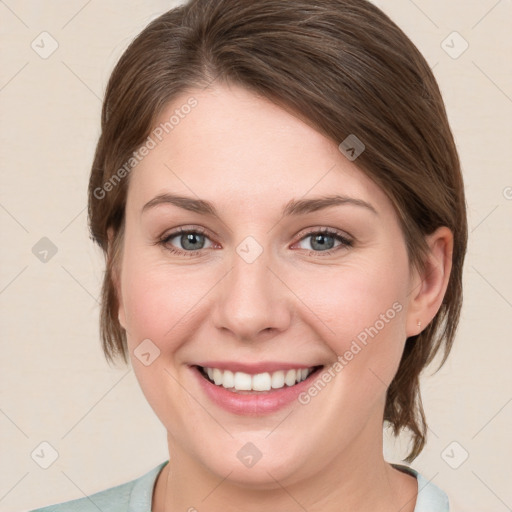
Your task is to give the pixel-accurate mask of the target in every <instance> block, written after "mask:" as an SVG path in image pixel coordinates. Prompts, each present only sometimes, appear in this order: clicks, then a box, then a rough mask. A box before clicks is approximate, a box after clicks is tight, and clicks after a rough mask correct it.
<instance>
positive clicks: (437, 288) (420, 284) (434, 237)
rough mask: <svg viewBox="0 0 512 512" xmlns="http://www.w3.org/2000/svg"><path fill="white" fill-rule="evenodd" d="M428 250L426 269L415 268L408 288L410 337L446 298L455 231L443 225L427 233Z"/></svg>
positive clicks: (417, 331) (414, 334) (420, 328)
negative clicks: (409, 289)
mask: <svg viewBox="0 0 512 512" xmlns="http://www.w3.org/2000/svg"><path fill="white" fill-rule="evenodd" d="M426 241H427V244H428V246H429V249H430V250H429V254H428V256H427V261H426V262H425V269H424V271H423V272H421V273H420V272H419V271H415V274H414V279H413V280H412V288H411V291H410V292H409V298H410V300H409V307H408V310H407V326H406V333H407V337H409V336H416V335H417V334H419V333H420V332H421V331H422V330H423V329H424V328H425V327H426V326H427V325H428V324H429V323H430V322H431V320H432V319H433V318H434V316H435V315H436V313H437V312H438V311H439V308H440V307H441V304H442V302H443V298H444V294H445V293H446V288H447V287H448V281H449V279H450V272H451V270H452V253H453V233H452V232H451V231H450V229H449V228H447V227H446V226H442V227H440V228H438V229H436V231H434V233H432V234H431V235H428V236H427V237H426ZM418 323H420V325H418Z"/></svg>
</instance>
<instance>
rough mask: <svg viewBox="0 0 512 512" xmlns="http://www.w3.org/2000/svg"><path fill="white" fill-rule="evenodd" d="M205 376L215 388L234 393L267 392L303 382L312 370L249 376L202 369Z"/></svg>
mask: <svg viewBox="0 0 512 512" xmlns="http://www.w3.org/2000/svg"><path fill="white" fill-rule="evenodd" d="M204 370H205V371H206V374H207V375H208V377H209V378H210V380H212V381H213V382H214V383H215V384H216V385H217V386H222V387H224V388H226V389H233V388H234V389H235V390H236V391H269V390H270V389H280V388H282V387H284V385H285V384H286V385H287V386H293V385H295V384H296V383H298V382H301V381H303V380H305V379H306V378H307V377H308V376H309V374H310V373H311V372H312V371H313V368H300V369H297V370H278V371H277V372H272V373H269V372H265V373H258V374H256V375H251V374H249V373H244V372H236V373H234V374H233V372H231V371H229V370H220V369H219V368H204Z"/></svg>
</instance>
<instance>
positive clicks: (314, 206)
mask: <svg viewBox="0 0 512 512" xmlns="http://www.w3.org/2000/svg"><path fill="white" fill-rule="evenodd" d="M161 204H172V205H174V206H177V207H178V208H183V209H184V210H188V211H191V212H195V213H199V214H200V215H210V216H212V217H217V218H220V216H219V214H218V213H217V210H216V208H215V206H213V204H212V203H210V202H209V201H205V200H204V199H194V198H193V197H187V196H180V195H175V194H167V193H166V194H159V195H157V196H156V197H154V198H153V199H151V200H150V201H148V202H147V203H146V204H145V205H144V206H143V207H142V211H141V214H143V213H144V212H146V211H147V210H150V209H152V208H154V207H156V206H158V205H161ZM342 205H352V206H359V207H362V208H365V209H367V210H369V211H371V212H372V213H374V214H375V215H378V213H377V210H376V209H375V208H374V207H373V206H372V205H371V204H370V203H368V202H366V201H363V200H362V199H356V198H354V197H347V196H342V195H330V196H321V197H315V198H311V199H298V200H296V199H292V200H291V201H289V202H288V203H287V204H286V205H285V206H284V208H283V210H282V216H283V217H288V216H295V215H305V214H308V213H313V212H316V211H318V210H323V209H325V208H331V207H333V206H342Z"/></svg>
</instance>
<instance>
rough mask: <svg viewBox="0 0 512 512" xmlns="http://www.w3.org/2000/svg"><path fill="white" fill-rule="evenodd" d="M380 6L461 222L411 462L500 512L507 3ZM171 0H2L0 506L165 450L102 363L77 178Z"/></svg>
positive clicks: (508, 389)
mask: <svg viewBox="0 0 512 512" xmlns="http://www.w3.org/2000/svg"><path fill="white" fill-rule="evenodd" d="M248 1H249V0H248ZM378 4H379V5H380V7H382V8H383V9H384V10H385V11H386V12H387V13H388V14H389V15H390V16H391V18H392V19H393V20H394V21H396V22H397V23H398V25H399V26H400V27H402V29H403V30H404V31H405V32H406V33H407V34H408V35H409V36H410V37H411V39H412V40H413V41H414V42H415V43H416V44H417V46H418V47H419V49H420V50H421V51H422V52H423V54H424V55H425V57H426V59H427V60H428V62H429V63H430V65H431V66H432V67H433V69H434V73H435V75H436V77H437V78H438V81H439V84H440V86H441V89H442V92H443V94H444V98H445V101H446V104H447V109H448V113H449V118H450V121H451V124H452V128H453V131H454V133H455V137H456V141H457V144H458V147H459V150H460V156H461V159H462V164H463V169H464V175H465V181H466V187H467V198H468V215H469V223H470V231H471V238H470V245H469V252H468V255H467V263H466V268H465V290H466V296H465V305H464V310H463V315H462V321H461V325H460V330H459V333H458V336H457V340H456V344H455V347H454V350H453V353H452V355H451V357H450V359H449V360H448V362H447V364H446V365H445V367H444V368H443V369H441V370H440V371H439V372H438V373H437V374H435V375H434V376H430V377H429V376H428V375H427V376H426V378H425V379H424V381H423V400H424V405H425V409H426V413H427V418H428V421H429V427H430V431H429V440H428V445H427V448H426V449H425V451H424V453H423V454H422V455H421V456H420V457H418V458H417V459H416V460H415V461H414V462H413V463H412V466H413V467H414V468H416V469H417V470H419V471H420V472H421V473H423V474H424V475H425V476H426V477H427V478H428V479H432V481H433V482H434V483H436V484H437V485H439V486H440V487H441V488H443V489H444V490H445V491H446V492H447V493H448V495H449V497H450V500H451V504H452V509H451V510H452V511H453V512H457V511H461V510H464V511H473V510H479V511H480V512H487V511H488V512H490V511H492V512H505V511H507V510H511V508H512V488H511V486H510V482H511V480H512V475H511V462H510V461H511V460H512V446H511V441H510V431H511V420H512V379H511V375H512V372H511V369H510V367H511V359H512V358H511V355H512V343H511V334H510V332H511V327H512V325H511V317H512V272H511V270H510V261H511V254H512V230H511V218H512V172H511V165H510V162H511V161H512V155H511V146H512V144H511V141H512V124H511V122H510V119H511V118H512V73H511V69H510V55H512V39H511V37H510V20H511V19H512V3H511V1H510V0H501V1H496V0H482V1H478V2H476V1H475V2H468V1H467V0H451V1H450V2H445V1H441V0H416V1H415V2H413V1H411V0H389V1H380V2H378ZM173 5H175V3H174V2H170V1H163V0H148V1H146V2H138V3H137V4H136V3H135V2H131V3H127V2H124V1H120V0H102V1H100V0H92V1H85V0H74V1H64V0H58V1H53V2H39V1H36V0H32V1H29V0H26V1H24V0H6V1H0V20H1V34H0V37H1V45H2V57H1V63H0V64H1V65H0V108H1V115H2V123H1V127H0V152H1V154H0V164H1V167H2V191H1V199H0V221H1V226H2V237H3V240H2V248H3V250H2V251H1V275H0V302H1V307H2V316H1V338H2V346H1V368H0V379H1V380H0V382H1V395H0V431H1V438H0V440H1V450H2V452H1V456H0V510H1V511H13V512H21V511H25V510H28V509H30V508H35V507H37V506H43V505H46V504H50V503H55V502H57V501H59V502H60V501H65V500H69V499H73V498H78V497H82V496H84V495H85V494H91V493H93V492H96V491H99V490H102V489H104V488H106V487H110V486H113V485H115V484H118V483H122V482H126V481H128V480H130V479H133V478H136V477H138V476H140V475H142V474H143V473H145V472H146V471H148V470H149V469H151V468H153V467H154V466H156V465H157V464H158V463H160V462H162V461H163V460H166V459H167V455H168V454H167V445H166V439H165V431H164V429H163V427H162V426H161V424H160V423H159V421H158V420H157V418H156V416H155V415H154V413H153V411H152V409H151V408H150V407H149V405H148V404H147V403H146V401H145V399H144V397H143V395H142V392H141V391H140V389H139V387H138V384H137V382H136V380H135V377H134V374H133V371H132V370H131V368H123V367H119V368H110V367H109V366H108V365H107V363H106V362H105V360H104V358H103V355H102V352H101V350H100V344H99V338H98V303H97V298H98V296H99V289H100V283H101V278H102V272H103V261H102V256H101V254H100V252H99V250H98V249H97V248H96V247H95V246H93V243H92V242H91V241H90V240H89V238H88V231H87V224H86V222H87V215H86V189H87V182H88V174H89V166H90V164H91V159H92V155H93V150H94V146H95V142H96V138H97V136H98V133H99V115H100V106H101V98H102V95H103V92H104V89H105V85H106V82H107V79H108V76H109V73H110V71H111V70H112V67H113V65H114V63H115V62H116V61H117V59H118V58H119V57H120V55H121V53H122V52H123V50H124V49H125V48H126V46H127V44H128V43H129V41H130V40H131V39H132V38H133V37H134V36H135V35H136V34H137V33H138V32H139V31H140V30H141V29H142V28H143V27H144V26H145V25H146V24H147V23H148V22H149V21H150V20H151V19H153V18H154V17H156V16H157V15H159V14H161V13H163V12H164V11H166V10H167V9H169V8H171V7H172V6H173ZM43 31H47V32H49V33H50V34H51V36H52V37H53V38H54V39H55V40H56V41H57V43H58V45H59V46H58V49H57V50H56V51H55V52H54V53H53V54H52V55H50V56H49V57H48V58H46V59H43V58H41V57H40V55H39V54H38V53H36V51H34V50H33V49H32V47H31V43H32V41H33V40H35V44H39V48H38V50H39V51H40V52H42V51H43V50H44V49H45V50H44V51H48V50H49V49H51V40H50V39H45V43H44V49H43V48H41V47H42V43H41V42H40V41H41V37H46V38H48V36H41V37H38V36H39V34H40V33H41V32H43ZM453 31H457V32H458V33H459V34H460V35H461V36H462V38H463V39H464V40H465V41H467V43H468V44H469V47H468V49H467V50H466V51H465V52H464V53H462V54H461V55H460V56H458V58H453V57H454V56H456V54H457V53H458V52H460V50H461V49H463V44H464V41H463V40H462V39H460V38H457V36H454V35H451V36H450V34H451V33H452V32H453ZM447 37H448V39H446V38H447ZM444 40H446V42H445V43H444V47H445V49H446V50H448V52H450V53H451V54H452V56H450V55H449V54H448V53H447V52H446V51H445V49H443V47H442V42H443V41H444ZM38 42H39V43H38ZM43 237H47V238H49V239H50V240H51V241H52V243H53V244H54V245H55V246H56V248H57V253H56V254H55V255H54V256H52V257H51V258H50V257H49V259H48V261H47V262H46V263H43V262H41V261H40V260H39V259H38V258H36V256H35V255H34V254H33V253H32V248H33V247H34V245H35V244H36V243H38V241H39V240H40V239H41V238H43ZM427 373H432V370H431V371H430V372H427ZM385 439H386V456H387V457H388V460H390V461H395V462H400V458H401V456H402V454H404V453H405V452H404V448H405V447H406V444H405V442H406V439H401V440H399V442H397V443H392V442H391V439H389V438H388V436H386V437H385ZM43 441H47V442H49V443H50V444H51V445H52V446H53V447H54V448H55V449H56V450H57V452H58V458H57V460H56V461H55V462H54V463H53V464H52V465H51V466H50V467H49V468H48V469H46V470H45V469H42V468H41V467H40V466H39V465H38V464H36V462H34V460H33V459H32V458H31V453H32V452H33V451H34V450H36V448H38V447H39V445H40V443H41V442H43ZM453 442H456V443H458V444H455V445H453V444H451V443H453ZM447 447H448V449H447ZM38 449H39V450H40V448H38ZM36 451H37V450H36ZM465 452H467V453H468V454H469V456H468V458H467V460H465V461H464V462H463V463H462V464H461V462H462V460H463V457H464V453H465ZM459 464H460V466H459V467H458V468H457V469H454V468H453V467H451V466H457V465H459Z"/></svg>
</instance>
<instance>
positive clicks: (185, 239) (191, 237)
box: [181, 233, 204, 251]
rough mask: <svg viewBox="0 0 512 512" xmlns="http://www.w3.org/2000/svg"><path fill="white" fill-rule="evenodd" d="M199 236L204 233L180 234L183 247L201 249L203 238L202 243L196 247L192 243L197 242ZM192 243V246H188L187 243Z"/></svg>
mask: <svg viewBox="0 0 512 512" xmlns="http://www.w3.org/2000/svg"><path fill="white" fill-rule="evenodd" d="M198 237H199V238H201V237H204V235H201V234H197V233H185V234H183V235H182V236H181V243H182V246H183V247H184V248H185V249H190V250H193V251H195V250H197V249H202V248H203V246H204V240H203V243H202V244H200V247H197V245H196V246H194V243H196V244H197V238H198ZM190 243H191V244H192V247H190V246H188V244H190Z"/></svg>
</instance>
